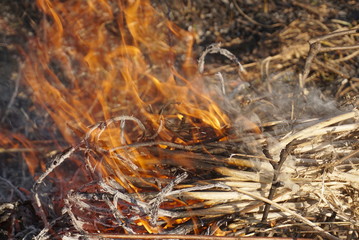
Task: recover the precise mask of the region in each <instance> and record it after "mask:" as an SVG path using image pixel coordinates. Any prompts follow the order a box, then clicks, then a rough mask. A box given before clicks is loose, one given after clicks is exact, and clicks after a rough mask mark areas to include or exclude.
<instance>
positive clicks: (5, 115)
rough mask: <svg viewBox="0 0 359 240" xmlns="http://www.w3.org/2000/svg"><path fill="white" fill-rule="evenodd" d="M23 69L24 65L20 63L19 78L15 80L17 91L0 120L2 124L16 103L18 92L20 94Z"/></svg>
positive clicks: (15, 90)
mask: <svg viewBox="0 0 359 240" xmlns="http://www.w3.org/2000/svg"><path fill="white" fill-rule="evenodd" d="M23 67H24V64H23V63H19V70H18V73H17V76H16V78H15V89H14V92H13V93H12V95H11V98H10V101H9V103H8V104H7V106H6V108H5V112H4V113H3V116H2V118H1V120H0V122H4V121H5V118H6V117H7V115H8V113H9V110H10V108H11V107H12V105H13V104H14V102H15V98H16V96H17V94H18V92H19V85H20V80H21V77H22V75H21V72H22V69H23Z"/></svg>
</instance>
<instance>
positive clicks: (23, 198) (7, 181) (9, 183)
mask: <svg viewBox="0 0 359 240" xmlns="http://www.w3.org/2000/svg"><path fill="white" fill-rule="evenodd" d="M0 180H1V181H3V182H5V183H6V184H7V185H9V186H10V187H11V188H12V189H13V190H14V191H15V192H16V194H17V195H18V197H19V198H20V199H21V201H25V200H26V199H27V198H26V197H25V195H24V194H23V193H22V192H20V191H19V189H18V188H17V187H15V186H14V185H13V184H12V183H11V182H10V181H9V180H7V179H6V178H3V177H0Z"/></svg>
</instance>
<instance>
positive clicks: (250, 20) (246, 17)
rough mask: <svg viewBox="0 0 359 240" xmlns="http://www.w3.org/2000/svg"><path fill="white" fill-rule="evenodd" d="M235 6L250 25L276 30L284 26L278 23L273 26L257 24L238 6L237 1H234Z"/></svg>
mask: <svg viewBox="0 0 359 240" xmlns="http://www.w3.org/2000/svg"><path fill="white" fill-rule="evenodd" d="M232 2H233V4H234V6H235V7H236V9H237V11H238V13H239V14H240V15H242V16H243V17H244V18H245V19H247V20H248V21H249V22H250V23H253V24H254V25H259V26H261V27H264V28H275V27H279V26H281V25H282V24H281V23H276V24H272V25H267V24H262V23H259V22H257V21H256V20H254V19H253V18H251V17H249V16H248V15H247V14H246V13H245V12H244V11H243V10H242V9H241V8H240V7H239V6H238V4H237V0H233V1H232Z"/></svg>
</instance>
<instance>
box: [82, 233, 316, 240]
mask: <svg viewBox="0 0 359 240" xmlns="http://www.w3.org/2000/svg"><path fill="white" fill-rule="evenodd" d="M85 237H87V238H89V239H91V240H98V239H101V238H110V239H151V240H155V239H156V240H157V239H187V240H197V239H198V240H202V239H203V240H311V239H309V238H278V237H270V238H262V237H219V236H203V235H177V234H170V235H167V234H161V235H156V234H152V235H144V234H139V235H122V234H91V235H86V236H85ZM76 239H78V238H76Z"/></svg>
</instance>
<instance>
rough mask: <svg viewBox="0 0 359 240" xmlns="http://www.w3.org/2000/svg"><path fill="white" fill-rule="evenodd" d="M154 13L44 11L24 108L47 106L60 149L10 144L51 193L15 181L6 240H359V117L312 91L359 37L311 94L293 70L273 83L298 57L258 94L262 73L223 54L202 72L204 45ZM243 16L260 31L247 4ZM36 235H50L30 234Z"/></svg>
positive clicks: (149, 9)
mask: <svg viewBox="0 0 359 240" xmlns="http://www.w3.org/2000/svg"><path fill="white" fill-rule="evenodd" d="M223 2H224V1H223ZM152 4H153V3H152ZM152 4H151V2H150V1H149V0H101V1H99V0H87V1H63V0H37V1H36V8H37V10H38V11H40V12H41V14H42V18H41V19H39V22H38V23H39V24H38V26H36V27H35V28H34V33H33V34H29V35H28V36H27V40H28V41H27V42H26V44H24V45H21V44H17V49H18V52H20V55H21V60H19V62H21V63H20V64H19V67H18V71H19V72H20V73H19V75H17V76H15V77H14V79H15V83H16V84H17V85H16V86H17V87H16V91H15V92H14V95H13V96H14V97H13V98H15V97H16V95H17V94H18V93H17V92H18V88H19V84H20V80H21V81H22V84H24V85H26V86H28V87H29V88H30V89H31V96H32V101H33V102H34V103H35V104H36V106H40V107H41V108H40V109H38V110H36V111H38V112H39V113H40V114H41V113H44V118H51V121H53V124H49V127H48V128H47V130H48V131H49V132H48V135H47V137H46V139H47V140H44V139H41V141H34V140H33V139H38V138H36V137H33V138H32V137H29V136H34V135H26V134H20V133H17V132H16V131H13V132H11V131H9V130H6V131H4V132H2V133H0V145H1V147H2V148H0V154H1V153H4V154H13V153H17V152H20V153H22V155H21V159H22V160H23V161H25V162H26V165H27V166H28V169H29V172H30V173H31V175H32V177H33V178H34V179H35V180H34V184H33V186H32V187H28V189H31V192H30V191H28V190H25V189H22V188H21V189H18V188H17V187H16V186H14V185H13V184H12V183H11V182H10V181H8V180H7V179H5V178H2V177H1V178H0V181H1V182H4V184H6V186H7V188H9V189H14V190H13V191H14V193H15V194H16V195H17V196H18V201H4V203H1V204H0V217H1V218H0V224H1V225H0V226H2V224H3V223H4V224H3V225H4V226H5V227H4V229H5V230H4V231H3V232H0V234H3V233H4V234H5V236H7V237H10V238H11V237H13V238H19V236H20V235H21V237H20V238H22V239H30V238H33V239H38V240H40V239H53V238H61V239H82V238H86V239H116V238H117V239H126V238H127V239H130V238H131V239H222V240H224V239H239V237H242V236H245V237H251V236H261V237H263V236H269V237H275V236H285V237H294V238H296V239H299V238H297V237H298V236H300V237H313V236H317V235H319V236H322V237H325V238H328V239H340V237H341V236H343V235H345V234H347V233H348V234H349V232H350V234H352V236H353V238H356V237H359V235H358V234H359V231H358V230H357V229H356V227H357V226H358V210H357V207H356V200H355V199H356V197H357V195H358V189H357V185H358V180H357V176H358V174H359V173H358V171H359V169H358V167H357V162H358V157H357V156H358V152H359V151H358V150H357V147H358V144H357V138H358V129H359V124H358V110H357V109H356V108H355V106H354V105H355V104H352V105H350V104H345V106H344V105H343V106H342V107H339V106H338V105H337V103H336V101H333V100H332V101H331V100H328V99H325V98H322V97H319V96H321V95H322V94H321V92H320V91H318V90H317V89H315V88H310V87H309V86H308V83H309V82H310V81H311V80H310V78H311V77H312V76H311V77H310V76H309V75H310V70H311V68H312V66H313V64H314V63H318V61H319V60H313V59H315V58H318V59H319V58H320V56H319V55H320V54H321V53H323V52H325V53H326V52H330V51H336V50H340V51H341V50H343V47H341V46H338V47H337V48H336V47H328V48H326V47H324V45H325V44H324V43H323V42H324V40H327V39H331V38H335V37H338V36H339V37H340V36H346V37H348V36H353V35H355V36H357V35H358V34H357V31H358V30H357V29H341V30H342V31H340V32H335V33H331V34H327V35H324V36H322V37H317V38H313V39H312V40H311V41H310V44H311V45H310V49H309V48H305V50H304V51H302V52H309V54H308V55H309V56H308V58H306V63H305V66H304V67H303V68H304V69H300V72H301V73H302V74H299V80H295V84H293V80H291V81H287V79H286V78H290V79H298V76H297V75H296V73H295V71H294V70H293V71H290V72H288V71H289V70H287V69H286V70H283V72H285V73H284V74H283V75H285V76H282V75H281V76H280V77H277V78H280V79H281V80H280V81H279V80H278V81H279V83H277V82H274V81H272V80H273V79H275V78H276V76H272V75H271V74H269V70H268V69H269V65H270V62H271V61H276V60H278V59H280V60H282V61H285V60H287V59H288V57H287V56H285V54H284V53H282V54H278V55H276V56H274V57H268V58H266V59H264V60H263V61H262V63H261V64H258V66H257V67H258V68H260V69H261V71H262V74H263V75H264V78H266V81H267V82H265V84H262V83H260V84H258V85H256V83H255V81H256V78H258V76H257V75H256V73H251V72H249V71H248V72H247V71H246V70H245V67H246V65H242V64H241V63H240V61H239V60H238V58H237V57H236V55H235V54H233V53H232V52H231V51H229V50H228V49H226V48H224V47H223V46H222V45H221V44H219V43H214V44H211V45H209V46H208V47H207V48H206V49H205V50H204V51H203V52H202V55H200V56H199V57H195V55H196V54H194V53H193V52H192V49H193V45H194V43H195V41H196V39H197V40H198V36H197V35H196V32H195V31H186V30H184V29H182V28H180V27H178V26H177V25H176V24H175V23H173V22H171V21H169V20H168V19H167V17H165V15H164V13H162V12H161V11H160V10H159V9H155V8H154V7H153V6H156V4H154V5H152ZM228 4H230V6H231V7H232V8H233V9H236V10H237V11H238V12H239V14H240V15H243V14H244V16H245V19H247V20H248V18H249V17H248V16H247V15H246V14H245V13H244V12H242V10H241V8H240V6H239V4H237V2H233V3H228ZM0 6H1V5H0ZM168 6H169V5H168ZM295 6H297V7H298V6H299V7H303V6H305V5H303V4H299V3H296V4H295ZM0 20H1V18H0ZM249 22H251V23H252V24H257V25H259V26H261V27H263V28H265V29H271V28H276V27H279V26H281V24H272V25H267V24H260V23H258V22H256V21H252V20H250V21H249ZM0 24H1V21H0ZM293 25H294V24H293ZM290 27H292V26H289V27H288V28H290ZM287 31H288V32H290V29H287ZM281 34H283V35H282V36H284V37H287V35H285V31H284V30H283V32H282V33H281ZM307 40H308V39H307ZM327 41H329V40H327ZM350 43H351V44H353V43H352V42H350ZM322 45H323V46H322ZM344 48H345V49H344V50H348V49H349V50H352V49H356V46H355V45H353V46H348V47H344ZM210 54H211V55H212V54H216V55H221V57H223V58H225V59H226V60H223V61H224V62H226V61H228V60H229V62H230V64H231V66H230V67H229V71H231V74H229V73H224V74H222V73H221V71H219V70H218V71H217V70H216V69H220V68H215V70H216V71H213V68H212V69H209V67H208V66H209V65H210V64H208V63H206V60H207V59H208V58H210V56H208V55H210ZM298 54H302V53H298ZM349 56H351V55H349ZM196 58H198V59H199V60H198V62H197V61H196ZM343 61H344V60H343ZM277 65H281V64H280V63H278V64H277ZM284 65H285V64H284ZM284 65H281V66H284ZM303 65H304V64H303ZM319 65H320V64H319ZM248 66H249V67H250V66H253V65H251V64H249V65H247V67H248ZM315 66H317V65H315ZM253 72H255V71H253ZM258 72H259V71H258ZM339 75H341V76H343V75H342V74H339ZM228 76H230V77H228ZM347 78H350V76H349V77H347ZM228 79H230V80H228ZM353 79H354V80H353V81H356V80H355V78H353ZM297 82H298V84H297ZM358 82H359V81H358ZM353 84H354V87H353V89H356V88H355V86H356V85H355V84H356V83H355V82H354V83H353ZM253 86H254V88H253ZM343 89H344V90H343ZM341 90H343V91H345V92H350V91H351V90H349V89H348V88H344V87H343V88H341ZM340 94H341V92H338V95H340ZM13 102H14V100H11V101H10V102H9V104H8V107H7V110H6V111H5V112H4V117H3V118H2V120H1V121H5V120H6V119H7V115H8V114H9V113H8V109H10V108H11V105H13ZM42 111H44V112H42ZM39 113H37V114H39ZM25 115H26V113H25ZM48 116H49V117H48ZM26 117H27V118H29V117H28V116H27V115H26ZM45 122H46V123H48V122H50V120H48V119H47V121H44V123H45ZM44 123H42V122H41V123H40V125H41V124H44ZM34 125H36V123H34ZM37 129H40V128H37ZM44 129H45V128H44ZM35 135H36V134H35ZM39 135H41V134H39ZM54 149H55V150H54ZM43 153H45V154H46V156H45V154H43ZM39 173H40V174H39ZM29 184H31V183H30V182H29ZM0 200H2V199H0ZM349 203H350V204H349ZM345 204H346V205H345ZM21 209H26V210H27V211H31V213H30V214H29V215H30V216H31V217H26V216H23V215H24V214H26V213H21ZM19 219H25V220H23V221H22V220H19ZM27 222H39V223H38V225H36V227H34V226H35V225H31V227H27V229H26V230H24V231H22V232H20V231H19V229H22V228H26V227H24V226H28V225H29V224H28V223H27ZM10 223H11V224H10ZM329 224H331V225H329ZM328 226H335V230H332V229H331V228H330V227H328ZM30 228H31V229H30ZM17 232H20V233H18V234H17ZM343 232H344V234H343ZM16 234H17V235H16ZM15 235H16V236H15ZM194 235H196V236H194ZM210 236H213V237H210ZM355 236H356V237H355ZM290 239H292V238H290Z"/></svg>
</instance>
